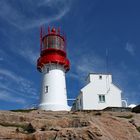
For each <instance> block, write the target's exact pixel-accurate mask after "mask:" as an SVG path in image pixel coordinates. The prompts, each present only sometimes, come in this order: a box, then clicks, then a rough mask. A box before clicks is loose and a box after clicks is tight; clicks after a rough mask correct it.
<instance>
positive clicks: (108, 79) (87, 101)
mask: <svg viewBox="0 0 140 140" xmlns="http://www.w3.org/2000/svg"><path fill="white" fill-rule="evenodd" d="M88 81H89V83H88V84H87V85H86V86H85V87H84V88H82V89H81V93H80V94H79V96H78V97H77V100H76V102H77V103H76V105H78V107H76V108H78V109H79V110H101V109H104V108H106V107H121V106H122V104H121V90H120V89H119V88H117V87H116V86H115V85H114V84H113V83H112V76H111V75H103V74H90V75H89V78H88ZM99 95H101V96H102V95H103V96H105V101H104V102H101V101H99ZM80 100H81V101H80Z"/></svg>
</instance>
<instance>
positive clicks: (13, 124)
mask: <svg viewBox="0 0 140 140" xmlns="http://www.w3.org/2000/svg"><path fill="white" fill-rule="evenodd" d="M0 125H1V126H4V127H20V128H24V127H25V125H21V124H15V123H6V122H2V123H0Z"/></svg>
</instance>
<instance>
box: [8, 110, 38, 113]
mask: <svg viewBox="0 0 140 140" xmlns="http://www.w3.org/2000/svg"><path fill="white" fill-rule="evenodd" d="M33 110H37V109H17V110H10V111H12V112H23V113H29V112H31V111H33Z"/></svg>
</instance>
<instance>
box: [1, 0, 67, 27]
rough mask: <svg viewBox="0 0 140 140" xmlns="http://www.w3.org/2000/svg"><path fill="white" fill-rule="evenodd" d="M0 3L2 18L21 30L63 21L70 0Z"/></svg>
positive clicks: (30, 0)
mask: <svg viewBox="0 0 140 140" xmlns="http://www.w3.org/2000/svg"><path fill="white" fill-rule="evenodd" d="M11 1H12V0H1V1H0V8H1V10H0V17H1V18H3V19H5V20H7V21H8V22H9V23H10V24H12V25H14V26H16V27H18V28H19V29H27V28H33V27H36V26H40V25H42V24H45V23H50V22H53V21H56V20H59V19H61V18H62V17H63V16H65V15H66V13H67V12H68V11H69V8H70V7H69V0H26V2H25V1H23V0H18V1H16V2H15V3H14V2H13V1H12V2H13V3H12V2H11Z"/></svg>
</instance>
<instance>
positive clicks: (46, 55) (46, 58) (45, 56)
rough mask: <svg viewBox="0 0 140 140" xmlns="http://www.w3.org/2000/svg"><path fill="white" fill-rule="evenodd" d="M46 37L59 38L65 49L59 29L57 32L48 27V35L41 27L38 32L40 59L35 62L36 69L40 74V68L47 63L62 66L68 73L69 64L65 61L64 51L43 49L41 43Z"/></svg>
mask: <svg viewBox="0 0 140 140" xmlns="http://www.w3.org/2000/svg"><path fill="white" fill-rule="evenodd" d="M48 36H59V37H60V38H62V39H63V41H64V47H65V48H66V38H65V36H62V35H61V34H60V29H58V31H56V30H55V28H52V30H51V31H50V28H49V27H48V34H46V33H45V32H44V29H43V27H41V30H40V57H39V58H38V60H37V69H38V70H39V71H40V72H41V69H42V67H43V66H44V65H45V64H48V63H55V64H60V65H62V66H64V68H65V70H66V71H68V70H69V69H70V62H69V60H68V59H67V56H66V52H65V50H61V49H56V48H45V49H44V48H43V47H42V42H43V40H44V38H46V37H48Z"/></svg>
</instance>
